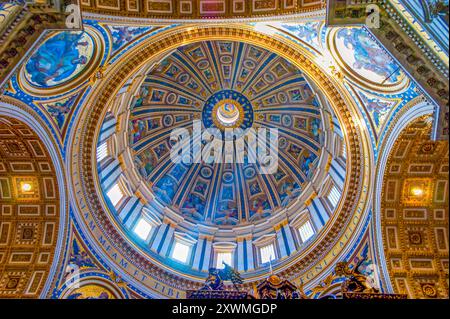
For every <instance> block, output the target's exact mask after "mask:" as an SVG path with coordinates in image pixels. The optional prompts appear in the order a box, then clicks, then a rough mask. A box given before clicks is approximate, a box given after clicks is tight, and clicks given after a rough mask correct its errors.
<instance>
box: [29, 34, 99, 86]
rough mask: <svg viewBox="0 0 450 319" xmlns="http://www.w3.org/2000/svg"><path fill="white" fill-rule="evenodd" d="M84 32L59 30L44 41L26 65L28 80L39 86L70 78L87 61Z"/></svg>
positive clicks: (86, 44)
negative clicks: (59, 31)
mask: <svg viewBox="0 0 450 319" xmlns="http://www.w3.org/2000/svg"><path fill="white" fill-rule="evenodd" d="M86 38H87V36H86V34H85V33H84V32H61V33H59V34H57V35H56V36H54V37H51V38H50V39H48V40H47V41H45V42H44V43H43V44H42V45H41V46H40V47H39V49H38V50H37V51H36V52H35V53H34V54H33V56H32V57H31V58H30V60H29V61H28V63H27V65H26V71H27V72H28V75H29V77H30V81H31V82H32V83H33V84H35V85H38V86H41V87H49V86H54V85H57V84H60V83H62V82H64V81H66V80H69V79H70V78H72V77H73V76H74V75H75V74H76V72H77V71H79V70H80V66H81V67H82V66H84V65H86V64H87V62H88V56H86V55H84V54H83V53H82V51H85V50H82V48H87V47H88V46H89V45H90V43H89V42H88V41H87V39H86Z"/></svg>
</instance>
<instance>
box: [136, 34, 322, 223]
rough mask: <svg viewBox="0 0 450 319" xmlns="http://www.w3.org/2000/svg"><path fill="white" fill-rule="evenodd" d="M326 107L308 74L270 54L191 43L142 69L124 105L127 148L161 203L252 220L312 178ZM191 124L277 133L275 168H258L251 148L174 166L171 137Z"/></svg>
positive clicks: (291, 201)
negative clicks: (228, 159) (233, 157)
mask: <svg viewBox="0 0 450 319" xmlns="http://www.w3.org/2000/svg"><path fill="white" fill-rule="evenodd" d="M323 112H324V110H323V108H322V106H321V102H320V99H319V97H318V96H316V93H315V90H314V89H313V88H312V87H311V86H310V84H309V83H308V79H307V78H306V76H305V75H304V74H303V73H302V72H301V71H300V70H299V69H297V68H296V67H295V66H293V65H292V64H290V63H289V62H288V61H286V60H285V59H283V58H282V57H280V56H278V55H277V54H275V53H271V52H269V51H267V50H265V49H262V48H260V47H257V46H253V45H248V44H244V43H240V42H229V41H207V42H200V43H194V44H191V45H187V46H183V47H180V48H178V49H177V50H175V51H173V52H172V53H171V54H170V55H169V56H167V57H166V58H164V59H163V60H162V61H160V63H158V64H157V65H156V66H155V67H154V68H152V69H151V71H150V72H149V73H148V74H147V77H146V78H145V80H144V82H143V84H142V86H141V87H140V89H139V91H138V97H137V98H136V99H135V100H134V101H133V102H132V105H131V114H130V117H129V147H130V148H131V149H132V158H133V164H134V168H135V169H136V170H137V171H138V172H139V175H140V178H141V179H142V181H143V183H144V184H145V185H146V186H147V187H148V188H149V189H150V191H151V193H153V194H154V196H155V197H156V201H157V203H158V204H159V205H161V206H167V207H170V209H172V210H174V211H175V212H176V213H178V214H180V215H182V216H183V217H185V218H186V219H188V220H190V221H192V222H195V223H197V222H201V223H205V224H208V225H220V226H233V225H239V224H249V223H255V222H257V221H260V220H264V219H266V218H268V217H270V216H273V215H275V214H277V213H278V212H280V211H281V210H282V209H283V208H290V207H293V206H295V204H296V203H297V201H298V200H299V199H300V198H301V195H302V193H304V192H305V189H306V188H307V187H308V185H310V182H311V181H312V180H313V179H314V178H315V177H316V176H315V174H316V170H317V167H318V166H319V164H320V161H321V155H322V152H323V148H324V147H325V136H324V131H323V127H324V124H323V116H322V114H323ZM194 120H199V121H201V125H202V128H203V129H210V128H216V129H219V130H220V131H222V132H224V130H225V129H227V128H229V129H232V128H240V129H242V130H243V132H247V131H248V129H250V128H266V129H270V128H276V129H278V134H279V141H277V143H278V146H279V154H278V157H279V161H278V170H277V171H276V173H275V174H261V169H260V163H259V162H258V163H252V160H251V158H248V157H250V156H251V153H250V152H248V153H246V155H245V156H246V158H245V159H244V163H237V164H234V163H231V164H227V163H223V164H207V163H195V164H184V163H183V162H182V163H178V164H177V163H174V162H173V161H172V160H171V156H170V150H171V148H172V145H173V142H171V140H170V137H171V133H172V132H173V130H174V129H177V128H187V129H188V130H189V132H191V133H192V131H193V122H192V121H194ZM241 135H242V134H241ZM205 143H206V142H203V146H204V145H205ZM247 146H248V145H247ZM303 200H306V198H303ZM297 207H298V205H297Z"/></svg>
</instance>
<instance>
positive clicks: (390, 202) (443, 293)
mask: <svg viewBox="0 0 450 319" xmlns="http://www.w3.org/2000/svg"><path fill="white" fill-rule="evenodd" d="M430 120H431V118H430V117H423V118H420V119H418V120H416V121H414V122H413V123H411V124H410V125H409V126H408V127H406V128H405V129H404V131H403V132H402V133H401V135H400V137H399V138H398V140H397V142H396V144H395V145H394V147H393V148H392V151H391V154H390V157H389V160H388V166H387V168H386V172H385V177H384V185H383V192H382V206H381V220H382V231H383V240H384V251H385V255H386V263H387V267H388V269H389V273H390V279H391V281H392V284H393V286H394V287H395V291H396V292H398V293H404V294H408V295H409V296H410V297H411V298H448V204H449V203H448V165H449V164H448V160H449V158H448V143H446V142H432V141H430V138H429V137H430V134H431V121H430Z"/></svg>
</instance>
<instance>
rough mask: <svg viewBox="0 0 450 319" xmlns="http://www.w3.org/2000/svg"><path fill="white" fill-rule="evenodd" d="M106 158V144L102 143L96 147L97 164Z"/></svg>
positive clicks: (105, 142)
mask: <svg viewBox="0 0 450 319" xmlns="http://www.w3.org/2000/svg"><path fill="white" fill-rule="evenodd" d="M106 156H108V143H107V141H104V142H103V143H102V144H100V145H99V146H98V147H97V162H101V161H102V160H103V159H104V158H106Z"/></svg>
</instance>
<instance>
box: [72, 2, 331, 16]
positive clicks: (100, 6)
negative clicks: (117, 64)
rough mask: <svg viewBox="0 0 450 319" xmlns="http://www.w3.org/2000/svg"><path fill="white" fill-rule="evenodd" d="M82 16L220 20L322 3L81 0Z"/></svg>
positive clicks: (287, 11) (318, 6)
mask: <svg viewBox="0 0 450 319" xmlns="http://www.w3.org/2000/svg"><path fill="white" fill-rule="evenodd" d="M81 6H82V9H83V11H84V12H92V13H103V14H109V15H116V14H120V15H122V16H140V17H145V18H154V19H158V18H159V19H170V20H175V19H185V18H187V19H220V18H222V19H223V18H231V19H238V18H245V17H260V16H261V17H263V16H267V15H289V14H296V13H302V12H308V11H311V10H317V9H322V8H323V6H324V3H323V1H322V0H303V1H297V0H283V1H278V0H252V1H245V0H219V1H204V0H187V1H178V0H149V1H148V0H126V1H120V0H81Z"/></svg>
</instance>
